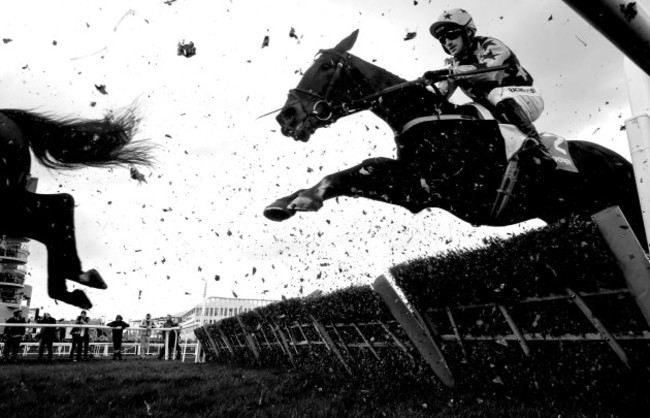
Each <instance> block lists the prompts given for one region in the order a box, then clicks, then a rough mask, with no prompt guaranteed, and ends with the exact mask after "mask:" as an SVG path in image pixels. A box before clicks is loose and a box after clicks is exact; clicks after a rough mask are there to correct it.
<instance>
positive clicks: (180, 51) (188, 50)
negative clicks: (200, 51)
mask: <svg viewBox="0 0 650 418" xmlns="http://www.w3.org/2000/svg"><path fill="white" fill-rule="evenodd" d="M176 54H177V55H182V56H184V57H186V58H190V57H193V56H194V55H196V47H195V46H194V42H188V43H186V42H185V41H181V42H179V43H178V48H177V49H176Z"/></svg>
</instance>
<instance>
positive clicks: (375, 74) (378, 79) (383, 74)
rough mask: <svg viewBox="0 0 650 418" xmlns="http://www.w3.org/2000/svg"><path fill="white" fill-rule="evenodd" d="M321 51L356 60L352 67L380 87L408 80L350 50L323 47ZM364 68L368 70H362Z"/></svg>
mask: <svg viewBox="0 0 650 418" xmlns="http://www.w3.org/2000/svg"><path fill="white" fill-rule="evenodd" d="M320 53H325V54H332V55H336V56H339V57H342V58H345V59H350V60H354V61H355V64H354V65H352V67H353V68H355V69H357V70H358V71H360V72H361V73H362V76H363V77H365V78H367V79H368V80H370V81H371V82H372V83H373V84H376V85H377V86H380V87H387V86H391V85H395V84H399V83H403V82H405V81H406V79H404V78H402V77H400V76H398V75H396V74H394V73H392V72H390V71H388V70H386V69H385V68H383V67H380V66H378V65H375V64H373V63H372V62H369V61H366V60H365V59H363V58H360V57H359V56H357V55H354V54H352V53H350V52H341V51H340V50H337V49H336V48H330V49H322V50H320ZM359 64H362V65H359ZM362 69H366V70H365V71H362Z"/></svg>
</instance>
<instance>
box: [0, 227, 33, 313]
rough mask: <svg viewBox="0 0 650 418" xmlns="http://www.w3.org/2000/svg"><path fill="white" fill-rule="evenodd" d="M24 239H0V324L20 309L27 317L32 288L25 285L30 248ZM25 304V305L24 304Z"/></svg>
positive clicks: (3, 237)
mask: <svg viewBox="0 0 650 418" xmlns="http://www.w3.org/2000/svg"><path fill="white" fill-rule="evenodd" d="M28 241H29V240H27V239H25V238H9V237H5V236H2V237H0V322H5V321H6V320H7V319H8V318H11V317H12V316H13V312H14V311H15V310H16V309H22V311H23V316H24V317H25V318H27V317H28V315H29V304H30V300H31V298H32V287H31V286H29V285H26V284H25V275H26V274H27V266H26V265H27V260H28V258H29V252H30V247H29V244H28ZM24 302H26V303H24Z"/></svg>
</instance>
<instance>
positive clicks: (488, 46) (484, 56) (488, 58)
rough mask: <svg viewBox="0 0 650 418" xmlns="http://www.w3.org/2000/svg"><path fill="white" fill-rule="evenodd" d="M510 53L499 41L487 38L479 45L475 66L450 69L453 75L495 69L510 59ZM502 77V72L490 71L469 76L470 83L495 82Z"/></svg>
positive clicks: (456, 66)
mask: <svg viewBox="0 0 650 418" xmlns="http://www.w3.org/2000/svg"><path fill="white" fill-rule="evenodd" d="M511 55H512V52H510V49H509V48H508V47H507V46H506V45H505V44H504V43H503V42H501V41H500V40H498V39H494V38H487V39H486V40H485V41H484V42H483V45H481V51H480V54H479V56H478V57H477V58H478V63H477V64H470V65H467V64H465V65H455V66H454V67H453V68H452V69H453V71H454V73H457V74H458V73H464V72H467V71H472V70H478V69H482V68H489V67H497V66H499V65H503V64H505V62H506V60H507V59H508V58H510V56H511ZM502 76H503V72H502V70H500V71H492V72H487V73H481V74H476V75H474V76H471V77H470V79H471V80H472V81H478V82H481V81H495V80H498V79H499V77H502Z"/></svg>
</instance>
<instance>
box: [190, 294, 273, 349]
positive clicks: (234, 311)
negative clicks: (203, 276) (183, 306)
mask: <svg viewBox="0 0 650 418" xmlns="http://www.w3.org/2000/svg"><path fill="white" fill-rule="evenodd" d="M274 302H277V300H271V299H240V298H222V297H209V298H207V299H206V300H205V303H199V304H197V305H196V306H194V307H193V308H192V309H190V310H189V311H187V312H186V313H184V314H183V315H181V318H180V321H179V323H180V324H181V325H182V327H183V329H182V331H181V338H182V339H185V338H190V339H191V338H194V329H195V328H197V327H199V326H201V325H205V324H213V323H215V322H217V321H218V320H220V319H223V318H228V317H230V316H235V315H238V314H240V313H244V312H248V311H252V310H253V309H255V308H259V307H260V306H265V305H268V304H270V303H274Z"/></svg>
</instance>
